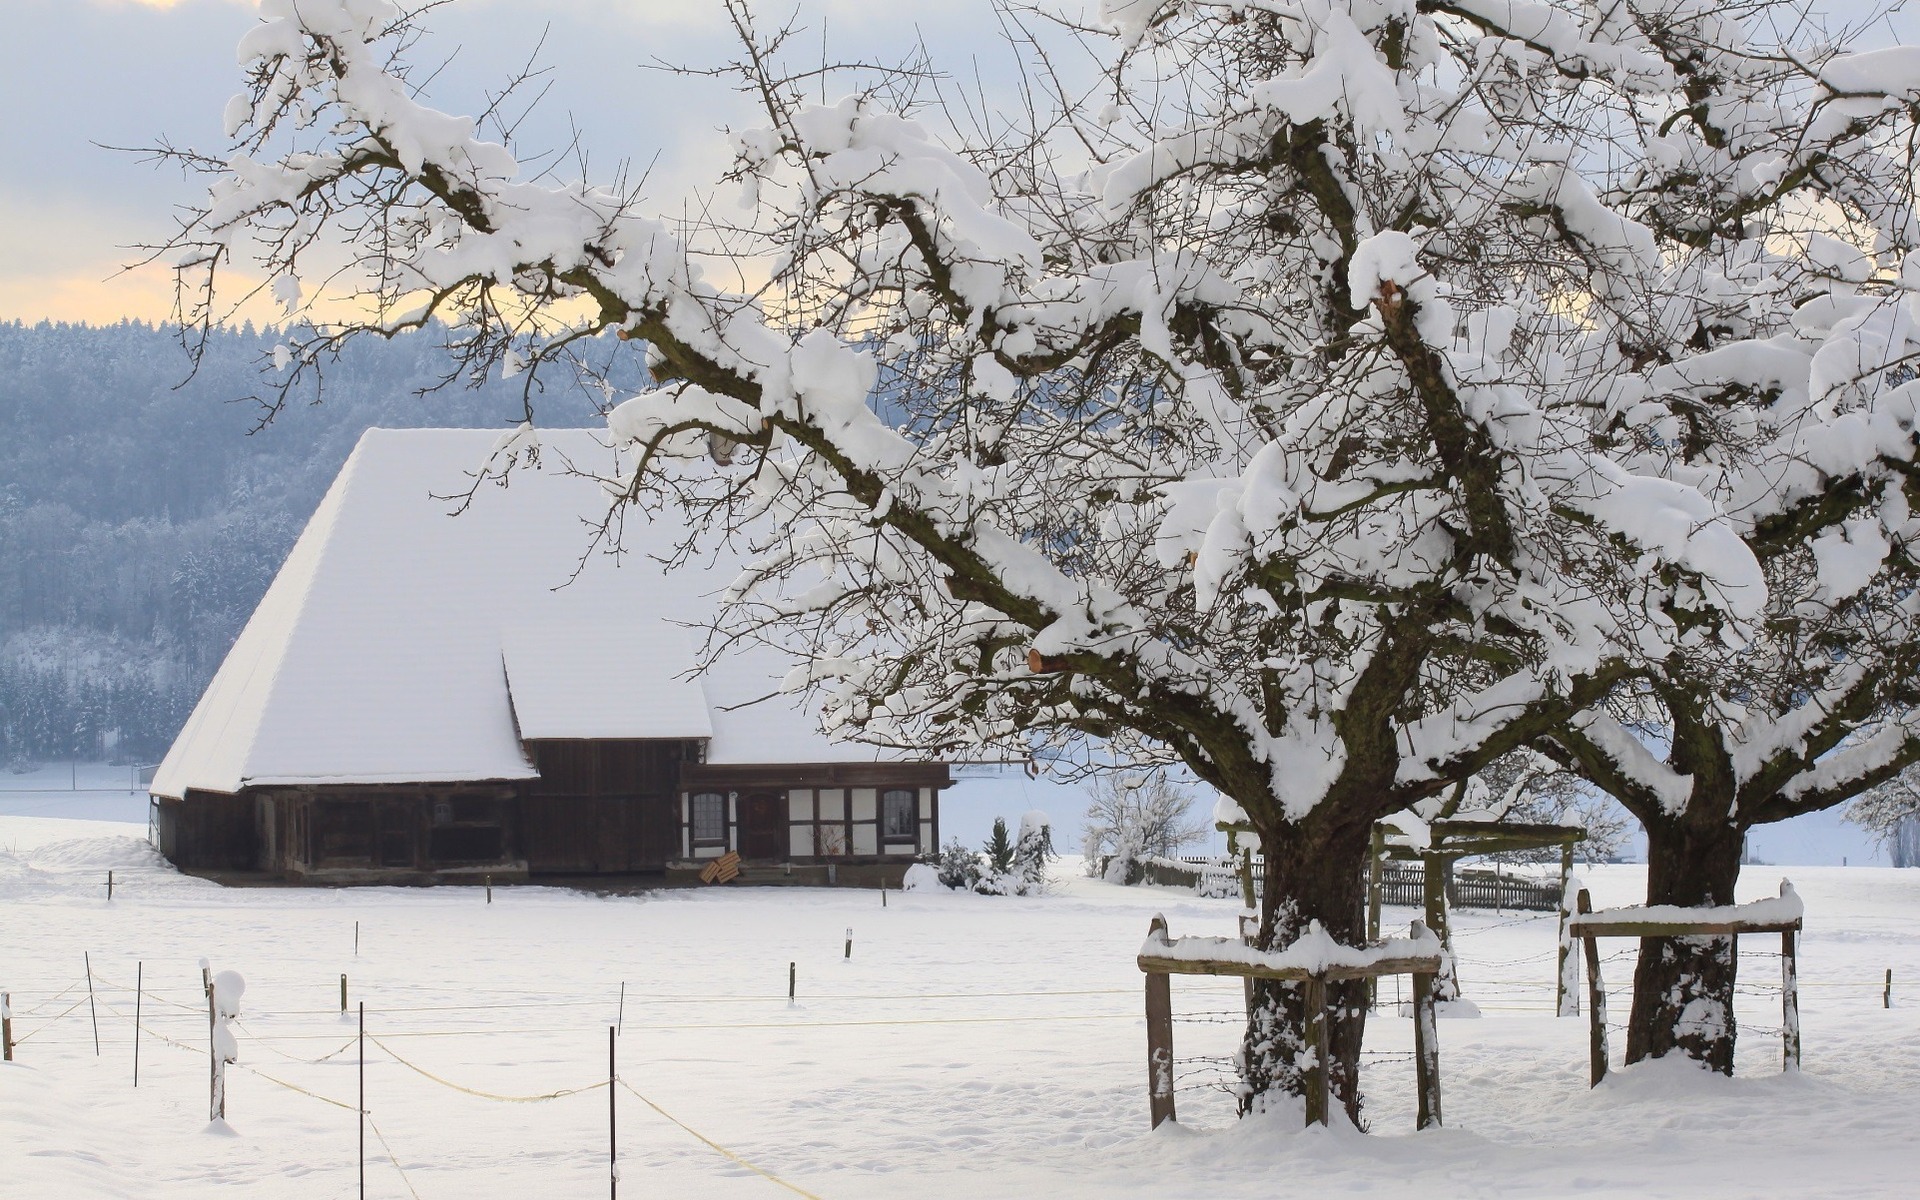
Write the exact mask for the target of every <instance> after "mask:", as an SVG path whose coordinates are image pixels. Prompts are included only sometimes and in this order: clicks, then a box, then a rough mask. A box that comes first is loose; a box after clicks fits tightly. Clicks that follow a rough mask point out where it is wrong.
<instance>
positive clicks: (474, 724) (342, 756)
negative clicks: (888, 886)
mask: <svg viewBox="0 0 1920 1200" xmlns="http://www.w3.org/2000/svg"><path fill="white" fill-rule="evenodd" d="M497 437H498V434H497V433H496V432H495V431H488V430H444V429H443V430H381V429H375V430H370V431H368V432H367V433H366V434H365V435H364V436H363V437H362V438H361V441H360V443H359V445H358V446H357V447H356V448H355V450H354V452H353V454H352V456H351V457H350V458H349V459H348V460H347V463H346V465H345V466H344V467H343V468H342V469H341V472H340V475H339V477H338V478H337V479H336V480H335V481H334V483H333V486H332V487H331V488H330V489H329V490H328V492H327V494H326V496H325V498H324V499H323V500H322V501H321V502H320V505H319V507H318V509H317V510H316V511H315V513H314V515H313V518H312V519H311V520H310V521H309V522H308V524H307V528H306V529H305V531H304V532H303V533H302V534H301V536H300V538H299V540H298V541H297V542H296V544H295V545H294V548H293V550H292V552H291V553H290V554H289V555H288V557H287V560H286V563H285V564H284V565H283V566H282V567H281V569H280V572H279V574H278V575H277V576H276V577H275V578H274V581H273V583H272V585H271V586H270V587H269V588H268V589H267V593H266V595H265V596H264V597H263V598H262V600H261V601H260V604H259V607H258V608H257V609H256V611H255V612H254V614H253V616H252V618H251V619H250V620H249V621H248V623H247V625H246V627H245V629H244V630H243V631H242V632H241V634H240V636H239V638H238V639H237V640H236V642H235V643H234V646H233V648H232V650H231V651H230V652H229V653H228V655H227V657H226V660H225V661H224V662H223V663H222V664H221V666H220V669H219V671H218V672H217V673H216V674H215V676H214V679H213V681H212V683H211V684H210V685H209V686H208V688H207V691H206V693H205V694H204V695H203V696H202V697H201V698H200V702H199V704H198V705H197V706H196V707H195V709H194V711H193V714H192V715H191V716H190V717H189V719H188V721H187V723H186V726H185V727H184V728H183V729H182V730H181V733H180V736H179V737H178V738H177V739H176V740H175V742H174V744H173V746H172V748H171V749H170V750H169V751H168V753H167V755H166V758H165V759H164V760H163V761H162V763H161V764H160V766H159V768H158V770H157V771H156V772H155V774H154V778H153V783H152V785H151V788H150V792H151V802H152V806H153V822H152V823H153V828H154V830H155V834H156V840H157V842H158V844H159V848H160V850H161V852H162V853H163V854H164V855H166V857H167V858H169V859H170V860H172V861H173V862H175V863H176V864H178V865H179V866H181V867H183V868H186V869H190V870H200V871H207V872H265V873H269V874H274V875H278V876H281V877H283V878H285V879H286V880H288V881H290V882H299V883H374V882H380V883H392V882H408V883H427V882H438V881H447V880H457V879H463V878H465V879H476V880H477V879H480V878H483V877H491V878H492V879H494V880H496V881H505V880H509V879H513V878H521V877H529V876H547V877H566V876H609V875H636V874H639V875H651V876H657V877H658V878H659V879H660V881H663V882H691V881H692V880H694V879H695V878H697V876H698V874H699V872H700V871H701V869H702V868H703V867H704V866H705V865H706V863H707V862H708V861H709V860H712V859H715V858H719V857H722V856H724V855H726V854H728V853H729V852H732V853H737V854H739V855H740V857H741V858H742V860H743V861H744V872H743V875H742V876H741V878H742V879H743V880H745V881H748V882H753V881H765V882H782V883H784V882H790V881H791V882H836V883H865V884H877V883H883V882H885V883H894V884H897V883H898V881H899V879H900V877H901V876H902V875H903V874H904V872H905V869H906V866H907V865H908V864H909V863H911V862H912V860H913V859H914V858H915V857H916V856H917V855H919V854H922V853H925V852H929V851H932V850H933V849H934V848H935V847H936V846H937V845H938V839H939V821H940V818H939V802H940V793H941V791H942V789H944V788H946V787H947V786H949V784H950V783H951V777H950V775H949V772H948V768H947V767H946V766H945V765H944V764H939V763H932V762H925V761H913V760H909V759H903V758H897V757H887V756H884V755H881V754H879V753H877V752H876V751H874V750H873V749H871V748H867V747H860V746H853V745H848V744H842V743H834V742H831V741H829V740H828V739H827V738H826V737H824V736H823V735H822V734H821V733H820V732H819V731H818V728H817V722H816V721H815V720H814V718H813V717H812V715H811V714H810V713H808V712H807V711H806V710H805V709H804V707H803V706H802V704H801V703H800V702H799V700H798V699H797V698H796V697H793V696H790V695H787V694H784V693H783V692H782V690H781V687H780V681H781V678H782V676H783V675H784V673H785V671H786V669H787V666H788V664H787V663H786V662H785V661H784V660H783V659H782V658H780V657H779V656H778V655H775V654H773V653H772V652H770V651H766V650H744V651H740V652H737V653H729V654H728V655H727V656H725V657H723V658H722V659H721V660H720V661H719V662H717V663H715V664H714V665H713V666H712V667H711V669H709V670H707V671H705V672H698V671H696V669H695V667H696V652H697V644H696V639H697V637H698V636H699V635H698V633H697V630H696V629H695V628H694V627H695V626H698V625H699V624H700V623H702V622H703V621H705V620H706V619H707V618H708V617H709V615H710V613H711V606H712V605H713V604H714V603H715V601H716V597H717V595H718V593H719V592H720V591H721V590H722V589H724V588H725V587H726V586H727V585H728V584H729V583H731V582H732V581H733V580H734V578H735V577H736V576H737V575H738V573H739V566H740V564H739V561H738V560H737V559H733V558H730V557H728V556H726V555H724V554H722V555H716V556H713V557H709V558H704V559H697V560H695V561H693V562H692V563H690V564H683V565H680V566H677V567H676V568H674V569H672V570H663V568H662V567H661V565H660V560H664V559H668V558H671V557H672V554H673V550H674V548H675V547H676V546H677V545H678V543H679V541H680V537H681V530H680V529H679V528H678V527H677V526H676V525H675V524H673V523H672V522H671V521H670V520H669V519H667V518H661V519H658V520H655V521H653V522H646V521H639V520H636V519H634V518H632V517H629V519H628V520H627V522H626V525H625V528H624V531H623V537H622V545H623V552H622V553H621V554H620V555H618V556H615V555H611V554H588V555H586V557H585V558H584V560H583V559H582V554H583V552H584V551H585V550H586V549H587V547H588V544H589V538H588V533H589V530H590V528H591V524H592V523H593V522H595V521H596V520H598V519H599V518H600V517H601V516H602V515H604V513H605V510H606V504H607V500H606V493H605V492H604V490H603V489H602V487H601V485H600V483H599V482H598V481H597V480H596V479H595V478H593V476H594V475H596V474H599V475H612V473H613V472H614V471H615V470H616V469H617V464H616V461H615V458H614V453H613V451H611V450H609V449H607V448H606V447H605V446H603V445H602V444H601V443H600V442H599V441H598V440H597V439H596V438H595V436H594V434H593V433H592V432H590V431H587V430H565V431H548V432H545V433H543V435H542V443H543V454H542V455H541V463H540V464H539V465H528V464H522V465H520V466H519V467H517V468H516V469H515V470H514V471H513V472H511V474H510V475H509V476H508V477H507V481H506V485H505V486H496V485H495V484H494V483H492V482H487V483H483V484H482V485H481V486H480V487H479V488H478V489H477V490H475V491H473V495H472V499H471V503H469V504H466V506H465V508H464V511H461V512H459V513H458V514H457V515H455V514H454V510H455V509H456V508H458V507H460V504H459V502H458V501H457V500H452V499H448V497H459V496H462V495H463V494H465V493H467V492H468V491H469V490H470V489H472V485H473V480H472V478H471V476H470V475H469V472H472V471H474V470H476V469H478V468H479V467H480V466H481V464H483V463H485V462H486V461H487V460H488V457H489V453H490V450H491V449H492V447H493V446H494V444H495V442H496V439H497Z"/></svg>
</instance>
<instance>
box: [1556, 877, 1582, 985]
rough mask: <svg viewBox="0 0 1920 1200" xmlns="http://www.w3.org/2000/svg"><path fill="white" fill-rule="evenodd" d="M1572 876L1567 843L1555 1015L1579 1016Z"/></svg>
mask: <svg viewBox="0 0 1920 1200" xmlns="http://www.w3.org/2000/svg"><path fill="white" fill-rule="evenodd" d="M1572 878H1573V847H1572V846H1568V847H1567V848H1566V852H1565V853H1564V854H1563V855H1562V856H1561V859H1560V903H1559V904H1558V905H1556V906H1555V907H1557V908H1558V909H1559V910H1560V933H1559V938H1558V941H1557V947H1558V949H1557V952H1556V955H1555V959H1554V966H1555V968H1556V972H1557V973H1556V975H1555V978H1554V985H1553V1015H1554V1016H1556V1017H1577V1016H1579V1015H1580V981H1579V978H1578V976H1579V964H1580V960H1579V959H1577V958H1575V957H1574V956H1573V932H1572V930H1571V929H1570V928H1569V927H1568V922H1570V921H1571V920H1573V913H1572V911H1571V910H1572V908H1573V905H1572V904H1570V903H1568V901H1569V900H1570V899H1571V897H1569V896H1568V895H1567V885H1568V881H1569V880H1571V879H1572Z"/></svg>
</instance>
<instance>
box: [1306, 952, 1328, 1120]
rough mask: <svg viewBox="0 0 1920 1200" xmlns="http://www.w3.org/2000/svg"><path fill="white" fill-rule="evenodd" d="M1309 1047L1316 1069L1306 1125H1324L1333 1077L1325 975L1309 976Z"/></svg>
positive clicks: (1309, 1090) (1309, 1091)
mask: <svg viewBox="0 0 1920 1200" xmlns="http://www.w3.org/2000/svg"><path fill="white" fill-rule="evenodd" d="M1306 982H1307V986H1306V988H1305V991H1306V1003H1307V1044H1308V1045H1310V1046H1312V1047H1313V1066H1312V1067H1310V1068H1309V1069H1308V1071H1307V1078H1306V1084H1307V1095H1306V1101H1307V1124H1309V1125H1325V1124H1326V1123H1327V1119H1328V1118H1327V1112H1328V1109H1329V1108H1330V1107H1331V1105H1330V1104H1329V1103H1328V1100H1329V1095H1330V1092H1331V1088H1330V1086H1329V1085H1330V1084H1331V1082H1332V1078H1333V1072H1332V1070H1331V1069H1330V1067H1331V1065H1332V1064H1330V1063H1329V1062H1328V1061H1327V1056H1328V1033H1327V981H1326V978H1325V977H1324V976H1320V975H1309V976H1308V977H1307V981H1306Z"/></svg>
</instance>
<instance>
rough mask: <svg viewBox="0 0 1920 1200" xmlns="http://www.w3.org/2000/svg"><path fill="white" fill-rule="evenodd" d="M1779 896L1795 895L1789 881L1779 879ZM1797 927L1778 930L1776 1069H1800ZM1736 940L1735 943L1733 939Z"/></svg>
mask: <svg viewBox="0 0 1920 1200" xmlns="http://www.w3.org/2000/svg"><path fill="white" fill-rule="evenodd" d="M1780 898H1781V899H1782V900H1786V899H1789V898H1796V899H1797V897H1795V894H1794V890H1793V885H1792V884H1791V883H1788V882H1787V881H1786V880H1784V879H1782V880H1781V881H1780ZM1799 942H1800V931H1799V930H1798V929H1794V928H1787V929H1782V930H1781V931H1780V1058H1781V1063H1780V1069H1781V1070H1782V1071H1798V1070H1799V1069H1800V957H1799V956H1800V946H1799ZM1736 944H1738V943H1736Z"/></svg>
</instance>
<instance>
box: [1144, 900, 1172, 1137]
mask: <svg viewBox="0 0 1920 1200" xmlns="http://www.w3.org/2000/svg"><path fill="white" fill-rule="evenodd" d="M1147 937H1148V938H1149V939H1152V938H1155V937H1158V938H1159V939H1160V940H1161V941H1165V940H1166V937H1167V921H1166V918H1165V917H1155V918H1154V919H1153V922H1152V924H1150V925H1148V926H1147ZM1147 1107H1148V1110H1149V1112H1150V1114H1151V1117H1152V1121H1153V1125H1152V1127H1153V1128H1154V1129H1158V1128H1160V1123H1161V1122H1162V1121H1172V1120H1176V1119H1177V1118H1176V1117H1175V1116H1174V1111H1173V988H1172V978H1171V977H1170V976H1168V975H1166V974H1164V973H1159V972H1153V971H1149V972H1147Z"/></svg>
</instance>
